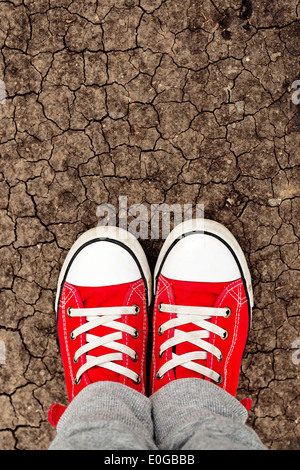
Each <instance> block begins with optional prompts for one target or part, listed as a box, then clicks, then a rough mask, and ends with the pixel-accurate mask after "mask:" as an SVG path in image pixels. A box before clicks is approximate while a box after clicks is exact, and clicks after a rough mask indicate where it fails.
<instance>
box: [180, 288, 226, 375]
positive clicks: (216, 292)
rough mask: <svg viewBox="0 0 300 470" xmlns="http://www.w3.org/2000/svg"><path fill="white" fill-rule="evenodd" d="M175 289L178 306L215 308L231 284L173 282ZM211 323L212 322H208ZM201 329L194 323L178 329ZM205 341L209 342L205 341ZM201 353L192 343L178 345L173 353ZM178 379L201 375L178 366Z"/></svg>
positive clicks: (204, 363)
mask: <svg viewBox="0 0 300 470" xmlns="http://www.w3.org/2000/svg"><path fill="white" fill-rule="evenodd" d="M171 283H172V285H173V289H174V296H175V302H176V304H177V305H187V306H198V307H214V306H215V305H216V304H217V303H218V299H219V297H220V295H221V294H222V292H223V291H224V289H225V287H227V286H228V285H229V284H231V282H216V283H212V282H209V283H208V282H181V281H174V280H172V281H171ZM208 321H210V320H208ZM197 328H198V329H200V328H199V327H197V326H196V325H195V324H193V323H188V324H186V325H182V326H180V327H178V329H180V330H182V331H185V332H191V331H195V330H197ZM205 341H209V338H208V339H205ZM194 351H199V348H198V347H197V346H195V345H193V344H192V343H181V344H178V345H177V346H176V347H175V348H174V349H173V352H174V353H176V354H178V355H181V354H186V353H188V352H194ZM195 362H197V363H198V364H201V365H203V366H206V362H207V360H206V359H205V360H197V361H195ZM175 375H176V378H177V379H179V378H186V377H192V378H193V377H196V378H197V377H198V378H199V374H198V373H197V372H194V371H192V370H190V369H186V368H185V367H182V366H178V367H176V369H175Z"/></svg>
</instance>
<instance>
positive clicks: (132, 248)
mask: <svg viewBox="0 0 300 470" xmlns="http://www.w3.org/2000/svg"><path fill="white" fill-rule="evenodd" d="M99 239H102V240H106V241H109V240H113V241H115V242H117V243H118V244H120V245H121V246H122V245H123V246H124V249H127V250H129V252H131V253H132V254H133V255H134V256H135V258H136V260H137V261H138V263H139V268H140V271H142V272H141V277H143V278H144V279H145V282H146V287H147V290H148V305H150V304H151V297H152V276H151V272H150V268H149V264H148V261H147V258H146V255H145V253H144V250H143V248H142V246H141V245H140V243H139V241H138V240H137V239H136V238H135V236H134V235H132V234H131V233H129V232H127V231H126V230H124V229H122V228H119V227H113V226H103V227H102V226H101V227H94V228H92V229H90V230H88V231H87V232H85V233H83V234H82V235H81V236H80V237H79V238H78V239H77V240H76V241H75V243H74V244H73V246H72V248H71V249H70V251H69V252H68V254H67V256H66V258H65V260H64V263H63V266H62V268H61V271H60V274H59V278H58V282H57V292H56V298H55V311H56V313H58V305H59V301H60V295H61V290H62V286H63V283H64V280H65V277H66V273H67V271H68V268H69V266H70V263H71V262H72V259H73V258H74V257H75V256H76V253H77V252H78V251H79V250H81V249H82V247H83V246H84V245H86V244H89V243H91V242H93V240H95V241H96V240H99Z"/></svg>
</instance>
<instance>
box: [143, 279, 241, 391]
mask: <svg viewBox="0 0 300 470" xmlns="http://www.w3.org/2000/svg"><path fill="white" fill-rule="evenodd" d="M161 302H162V303H164V304H173V305H186V306H198V307H220V308H221V307H229V308H230V309H231V315H230V317H229V318H223V317H212V319H211V320H210V321H211V322H213V323H215V324H216V325H218V326H220V327H221V328H224V329H225V330H227V331H228V333H229V335H228V338H227V339H222V338H221V337H220V336H218V335H216V334H213V333H210V336H209V339H206V340H205V341H208V342H210V343H212V344H214V345H215V346H216V347H217V348H218V349H219V350H220V351H221V352H222V354H223V359H222V361H220V362H219V361H218V360H217V358H216V357H215V356H214V355H213V354H211V353H207V359H206V360H201V361H200V360H198V361H196V362H198V363H199V364H201V365H204V366H206V367H208V368H210V369H212V370H214V371H215V372H217V373H219V374H221V375H222V377H223V380H222V382H221V384H220V385H219V386H220V387H222V388H223V389H225V390H226V391H227V392H228V393H230V394H231V395H233V396H235V395H236V391H237V385H238V379H239V372H240V365H241V359H242V355H243V351H244V348H245V344H246V341H247V336H248V329H249V313H248V302H247V297H246V293H245V289H244V285H243V281H242V279H237V280H235V281H233V282H217V283H204V282H184V281H177V280H171V279H167V278H166V277H164V276H163V275H162V274H161V275H160V276H159V279H158V284H157V292H156V297H155V304H154V311H153V352H152V368H151V381H150V387H151V393H154V392H155V391H157V390H158V389H159V388H161V387H162V386H163V385H165V384H167V383H169V382H170V381H172V380H174V379H175V378H177V379H178V378H187V377H199V374H198V373H196V372H194V371H191V370H189V369H187V368H185V367H183V366H178V367H176V368H175V369H171V370H170V371H169V372H167V373H166V374H165V375H164V377H163V378H161V379H160V380H158V379H157V378H156V372H157V371H158V370H159V369H160V367H161V366H162V365H163V364H164V363H165V362H167V361H169V360H170V359H172V348H169V349H167V350H166V351H165V352H164V354H163V356H162V357H161V358H160V357H159V349H160V346H161V345H162V344H163V343H164V342H165V341H166V340H167V339H169V338H171V337H172V336H173V335H174V328H173V329H169V330H167V331H165V332H164V333H163V334H162V335H161V336H160V335H158V333H157V331H158V328H159V326H160V325H161V324H163V323H165V322H166V321H168V320H170V319H172V318H174V317H175V315H174V314H170V313H162V312H159V310H158V305H159V304H160V303H161ZM178 329H181V330H182V331H185V332H188V331H195V329H197V327H196V326H195V325H194V324H191V323H190V324H186V325H182V326H180V327H178ZM193 351H199V348H198V347H197V346H195V345H193V344H192V343H190V342H184V343H181V344H179V345H177V346H176V354H177V355H181V354H185V353H188V352H193ZM200 377H201V378H203V379H204V380H209V381H212V380H211V379H209V378H207V377H203V376H200ZM212 382H213V381H212Z"/></svg>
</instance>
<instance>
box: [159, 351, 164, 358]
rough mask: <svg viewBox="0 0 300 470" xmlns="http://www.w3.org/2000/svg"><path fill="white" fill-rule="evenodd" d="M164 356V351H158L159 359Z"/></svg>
mask: <svg viewBox="0 0 300 470" xmlns="http://www.w3.org/2000/svg"><path fill="white" fill-rule="evenodd" d="M164 354H165V351H163V352H160V351H159V353H158V357H159V358H160V359H161V358H162V357H163V355H164Z"/></svg>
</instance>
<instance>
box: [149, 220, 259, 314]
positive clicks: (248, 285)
mask: <svg viewBox="0 0 300 470" xmlns="http://www.w3.org/2000/svg"><path fill="white" fill-rule="evenodd" d="M195 231H197V232H205V233H207V234H211V235H213V236H216V237H217V238H218V239H220V240H222V241H223V242H225V244H226V245H227V246H228V247H229V249H230V251H231V252H232V254H233V256H234V257H235V259H236V261H238V266H239V271H240V273H241V277H242V279H243V280H244V284H245V289H246V290H247V293H248V297H249V302H250V307H251V308H250V312H251V311H252V308H253V305H254V300H253V290H252V281H251V275H250V271H249V268H248V265H247V261H246V258H245V255H244V253H243V251H242V249H241V247H240V245H239V243H238V242H237V240H236V238H235V237H234V236H233V235H232V233H231V232H230V231H229V230H228V229H227V228H226V227H224V225H222V224H220V223H218V222H215V221H213V220H209V219H202V218H199V219H190V220H187V221H185V222H182V223H181V224H179V225H177V226H176V227H175V228H174V229H173V230H172V232H171V233H170V234H169V236H168V237H167V238H166V240H165V242H164V244H163V246H162V249H161V251H160V254H159V256H158V259H157V262H156V265H155V269H154V295H155V291H156V285H157V278H158V275H159V273H160V271H161V268H162V264H163V262H164V260H165V258H166V256H167V254H168V252H169V250H171V248H172V246H173V244H174V243H176V240H179V239H180V238H181V237H183V236H184V235H186V234H188V233H191V232H195Z"/></svg>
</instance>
